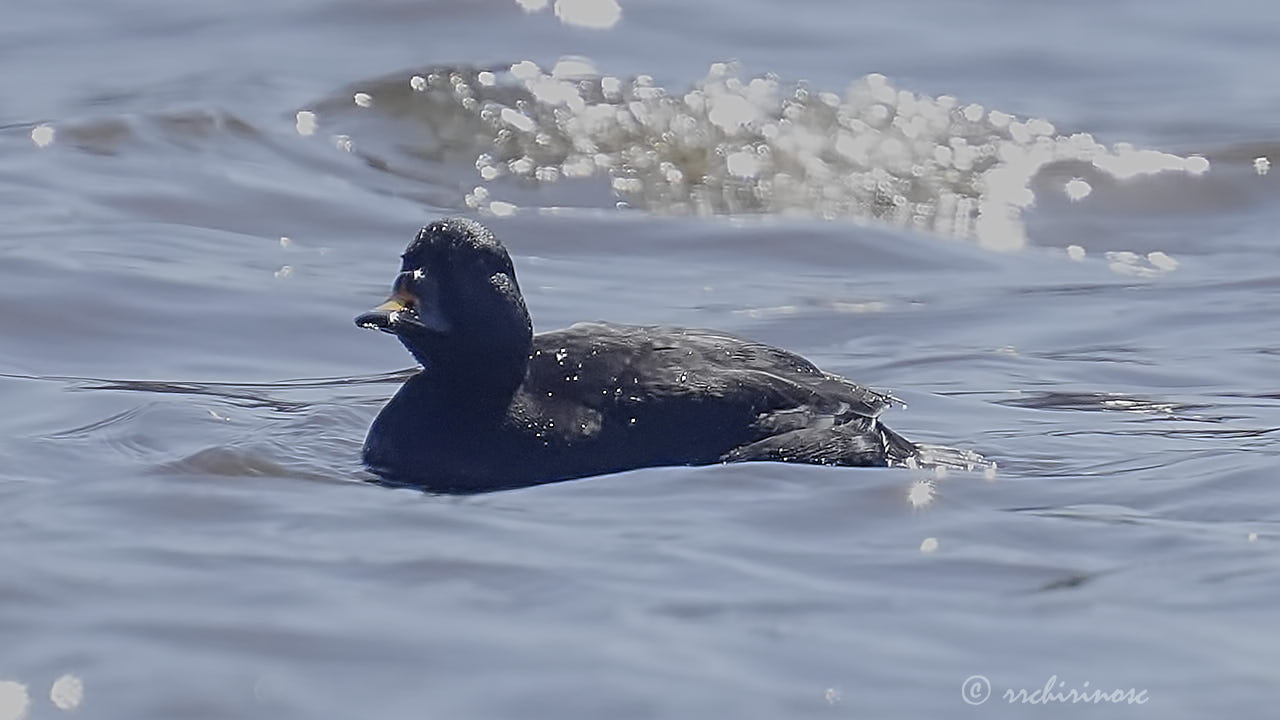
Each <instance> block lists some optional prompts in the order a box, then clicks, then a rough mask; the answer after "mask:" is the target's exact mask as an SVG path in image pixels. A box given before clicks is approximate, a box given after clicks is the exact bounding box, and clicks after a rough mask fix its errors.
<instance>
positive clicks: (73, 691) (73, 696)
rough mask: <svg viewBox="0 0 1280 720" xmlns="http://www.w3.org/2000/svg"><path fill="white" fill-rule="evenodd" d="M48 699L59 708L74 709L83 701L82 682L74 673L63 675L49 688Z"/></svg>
mask: <svg viewBox="0 0 1280 720" xmlns="http://www.w3.org/2000/svg"><path fill="white" fill-rule="evenodd" d="M49 700H51V701H52V702H53V705H54V707H56V708H58V709H59V710H75V709H76V708H78V707H80V703H82V702H84V682H83V681H82V680H80V678H78V677H76V676H75V675H70V674H68V675H63V676H61V677H59V678H58V679H57V680H54V681H53V686H52V687H51V688H49Z"/></svg>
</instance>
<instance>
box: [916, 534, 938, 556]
mask: <svg viewBox="0 0 1280 720" xmlns="http://www.w3.org/2000/svg"><path fill="white" fill-rule="evenodd" d="M937 550H938V538H935V537H927V538H925V539H924V540H923V541H921V542H920V552H922V553H924V554H925V555H928V554H930V553H934V552H937Z"/></svg>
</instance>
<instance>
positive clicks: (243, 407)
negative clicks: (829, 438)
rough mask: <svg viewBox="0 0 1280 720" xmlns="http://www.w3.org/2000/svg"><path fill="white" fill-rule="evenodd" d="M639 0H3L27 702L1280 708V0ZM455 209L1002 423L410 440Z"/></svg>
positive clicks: (507, 708)
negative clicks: (522, 443)
mask: <svg viewBox="0 0 1280 720" xmlns="http://www.w3.org/2000/svg"><path fill="white" fill-rule="evenodd" d="M622 2H623V4H622V6H621V8H620V14H616V13H614V12H613V11H614V10H615V9H617V8H616V7H615V6H613V5H612V4H611V3H608V2H607V1H606V2H601V1H600V0H595V1H594V2H590V1H588V0H579V1H578V2H576V3H575V2H573V1H572V0H567V1H566V2H562V3H561V5H560V8H559V13H558V14H557V12H556V11H555V10H554V9H553V8H550V7H546V8H542V9H540V10H538V9H536V8H531V9H525V8H522V7H521V6H520V5H517V4H515V3H514V2H511V0H484V1H483V2H471V3H460V2H459V3H427V2H421V3H409V2H382V1H379V2H360V3H356V2H340V1H330V2H307V3H303V2H284V1H282V2H275V3H248V2H231V3H222V4H205V5H193V4H189V3H158V2H154V0H134V1H132V2H117V3H100V2H80V1H72V2H64V3H59V4H56V5H55V4H50V3H25V4H12V3H11V4H10V6H9V7H7V8H6V9H5V23H4V24H3V26H0V89H3V91H4V92H3V102H2V104H0V338H2V341H0V373H2V375H0V398H2V399H3V407H4V408H5V411H4V412H3V413H2V414H0V459H2V460H3V462H2V463H0V507H3V508H4V513H5V522H3V523H0V558H2V560H0V563H2V564H0V567H3V570H4V571H3V574H0V608H3V611H2V612H0V640H2V641H0V718H3V719H4V720H8V719H9V718H15V717H20V716H22V715H23V714H26V715H27V716H29V717H31V718H49V717H58V716H61V715H62V713H61V711H60V710H59V708H75V712H76V713H77V714H78V716H80V717H85V718H134V719H137V720H146V719H149V718H174V717H183V718H200V717H209V718H223V717H270V718H295V717H296V718H322V717H379V718H425V717H441V718H443V717H448V718H507V717H539V718H541V717H546V718H600V717H608V718H668V717H677V718H685V717H688V718H694V717H734V718H803V717H836V718H843V717H925V716H928V717H951V716H958V717H974V716H979V715H981V716H984V717H986V716H991V717H1031V716H1033V715H1034V716H1037V717H1039V716H1045V717H1081V716H1088V717H1095V716H1096V717H1159V718H1184V717H1185V718H1199V717H1208V716H1211V715H1225V714H1227V713H1231V714H1234V715H1238V716H1245V717H1258V716H1266V715H1268V714H1269V713H1270V711H1271V709H1272V708H1273V707H1274V705H1275V692H1276V690H1277V688H1278V687H1280V671H1278V670H1277V668H1280V662H1278V661H1280V650H1277V647H1280V644H1278V643H1277V639H1278V638H1277V635H1276V630H1275V628H1276V626H1277V622H1276V620H1277V614H1276V612H1275V610H1274V606H1275V602H1274V597H1275V588H1276V587H1277V582H1278V581H1280V562H1278V561H1277V553H1276V543H1277V538H1278V537H1280V534H1278V528H1277V521H1278V520H1280V500H1277V493H1276V491H1275V489H1274V488H1275V478H1276V474H1275V468H1276V458H1277V455H1278V454H1280V445H1278V444H1277V430H1278V428H1280V387H1278V386H1277V383H1276V380H1275V378H1276V372H1275V370H1274V368H1275V365H1276V363H1277V361H1278V360H1280V320H1278V319H1277V313H1276V310H1277V307H1278V305H1280V261H1277V255H1276V241H1277V235H1276V227H1277V226H1278V225H1280V193H1278V192H1277V190H1278V188H1280V182H1278V181H1277V178H1278V177H1280V170H1276V171H1269V167H1268V163H1269V162H1270V163H1274V162H1280V131H1278V130H1277V127H1278V126H1277V122H1276V118H1277V117H1278V116H1280V113H1278V111H1280V89H1278V88H1280V86H1277V85H1276V83H1275V70H1274V69H1275V68H1276V67H1277V66H1278V64H1280V50H1278V49H1277V48H1280V45H1277V43H1276V42H1275V38H1276V35H1275V28H1277V27H1280V6H1274V5H1269V4H1260V3H1246V2H1239V1H1230V0H1229V1H1227V2H1219V3H1212V4H1205V3H1192V2H1165V3H1141V2H1137V1H1136V0H1123V1H1121V2H1110V3H1083V4H1082V3H1060V4H1056V5H1055V4H1043V3H1031V4H1028V3H1002V2H989V3H980V4H977V5H975V4H972V3H969V4H957V3H948V2H940V1H939V0H916V1H913V2H901V3H888V2H869V3H841V2H830V1H827V2H824V1H822V0H816V1H812V2H805V3H800V4H779V3H755V2H748V3H726V2H713V3H694V4H685V3H674V2H652V3H639V2H628V1H627V0H622ZM584 11H585V16H584ZM615 15H616V17H615ZM584 23H585V24H586V25H595V26H596V27H590V26H584ZM602 26H607V27H602ZM566 58H567V60H566V61H564V62H562V59H566ZM446 214H468V215H471V216H474V217H478V218H480V219H481V220H483V221H484V222H486V223H488V224H489V225H490V226H491V227H493V229H494V230H495V231H496V232H497V233H498V234H499V236H500V237H502V238H503V239H504V240H505V242H506V244H507V245H508V247H509V248H510V249H511V251H512V254H513V256H514V258H515V262H516V266H517V271H518V272H519V275H520V280H521V285H522V287H523V288H524V290H525V293H526V296H527V300H528V302H529V305H530V308H531V310H532V312H533V314H534V318H535V324H536V326H537V328H538V329H542V330H546V329H553V328H557V327H562V326H564V325H567V324H570V323H572V322H575V321H579V320H594V319H605V320H611V321H616V322H636V323H667V324H686V325H697V326H705V327H716V328H721V329H725V330H730V331H733V332H736V333H739V334H742V335H746V336H749V337H752V338H756V339H759V340H763V341H766V342H770V343H775V344H778V345H782V346H785V347H787V348H789V349H792V350H795V351H798V352H800V353H802V354H804V355H806V356H807V357H809V358H811V359H813V360H814V361H815V362H817V363H818V364H819V365H821V366H822V367H824V368H825V369H827V370H830V371H834V372H839V373H841V374H844V375H847V376H849V377H851V378H854V379H856V380H858V381H859V382H862V383H864V384H867V385H870V386H872V387H875V388H879V389H883V390H889V391H892V392H893V393H894V394H895V395H896V396H898V397H900V398H902V399H903V400H904V401H906V402H907V404H908V405H909V408H908V409H906V410H895V411H893V412H892V413H890V414H889V416H888V417H887V424H889V425H890V426H891V427H893V428H894V429H895V430H897V431H899V432H901V433H902V434H904V435H906V436H907V437H910V438H912V439H914V440H917V441H922V442H933V443H944V444H948V445H955V446H960V447H964V448H969V449H972V450H975V451H978V452H981V453H983V454H984V455H986V456H987V457H989V458H991V459H993V460H994V461H996V462H997V463H998V465H999V471H998V472H996V473H995V474H994V475H992V476H988V475H986V474H983V473H952V474H950V475H949V476H946V477H939V476H937V475H935V474H930V473H924V472H922V471H910V470H905V469H904V470H874V469H866V470H863V469H827V468H813V467H796V466H786V465H774V464H754V465H743V466H723V467H711V468H657V469H648V470H641V471H634V472H628V473H622V474H618V475H613V476H608V477H599V478H592V479H588V480H582V481H575V482H567V483H561V484H556V485H548V486H541V487H536V488H529V489H524V490H519V491H510V492H503V493H495V494H491V495H482V496H474V497H465V498H457V497H443V496H434V495H429V494H423V493H420V492H415V491H412V490H407V489H388V488H386V487H381V486H378V485H374V484H371V483H369V482H368V481H369V480H370V479H371V476H370V475H369V474H368V473H367V472H366V471H365V470H363V469H362V468H361V467H360V465H359V459H358V453H359V447H360V443H361V441H362V439H363V435H364V432H365V430H366V428H367V427H368V423H369V422H370V421H371V419H372V418H373V416H374V415H375V414H376V412H377V410H378V409H379V407H380V406H381V404H382V403H383V402H385V401H386V399H387V398H388V397H389V396H390V395H391V394H392V393H393V392H394V391H395V389H396V387H397V385H398V383H399V382H400V381H401V380H402V379H403V377H404V372H402V371H404V370H406V369H407V368H408V367H409V365H410V363H411V359H410V358H409V357H408V356H407V355H406V354H405V353H404V351H403V350H402V348H401V347H400V346H399V345H398V343H395V342H394V341H393V340H392V339H390V338H387V337H385V336H381V335H378V334H374V333H369V332H363V331H360V330H358V329H357V328H355V327H354V325H352V323H351V318H352V317H353V316H354V315H355V314H357V313H359V312H361V311H363V310H365V309H367V308H368V307H370V306H371V305H373V304H375V303H377V302H379V301H380V300H381V299H382V297H384V296H385V293H386V291H387V289H388V287H389V285H390V281H391V279H392V276H393V274H394V271H395V270H396V268H397V263H398V254H399V252H400V251H401V250H402V249H403V246H404V244H405V243H406V242H407V241H408V240H409V239H410V237H411V236H412V233H413V232H414V231H415V230H416V228H417V227H418V226H419V225H422V224H424V223H425V222H427V221H429V220H431V219H434V218H436V217H438V216H441V215H446ZM912 500H914V502H913V501H912ZM973 676H982V677H983V678H985V679H986V680H987V681H989V689H990V691H991V693H990V697H989V698H984V695H983V685H982V680H981V679H972V680H971V678H973ZM966 683H967V684H966ZM962 685H963V686H964V687H963V688H962ZM1046 685H1048V686H1049V687H1050V689H1052V690H1055V691H1056V692H1057V693H1059V694H1061V693H1066V692H1068V691H1070V690H1075V691H1078V693H1088V692H1091V691H1092V690H1095V689H1101V690H1103V691H1105V692H1110V691H1112V690H1117V689H1118V690H1121V691H1125V692H1127V693H1128V694H1127V697H1128V698H1129V699H1131V700H1134V702H1125V701H1124V700H1123V698H1122V699H1121V700H1120V702H1118V703H1111V702H1089V703H1079V702H1077V703H1072V702H1069V701H1063V700H1062V699H1061V698H1060V697H1059V696H1058V695H1052V696H1045V694H1044V693H1043V688H1044V687H1045V686H1046ZM1037 689H1041V690H1042V692H1041V693H1040V694H1039V695H1032V694H1030V693H1033V692H1034V691H1036V690H1037ZM1019 690H1025V691H1026V693H1025V694H1024V695H1023V698H1024V699H1027V700H1029V701H1030V702H1027V703H1023V702H1021V701H1019V699H1018V695H1017V693H1018V692H1019ZM964 692H968V693H969V694H968V695H965V694H963V693H964ZM1121 694H1122V695H1123V694H1124V693H1121ZM984 699H985V702H982V703H981V704H980V706H979V707H977V708H974V707H971V704H972V703H977V702H979V701H981V700H984ZM1137 700H1141V702H1137Z"/></svg>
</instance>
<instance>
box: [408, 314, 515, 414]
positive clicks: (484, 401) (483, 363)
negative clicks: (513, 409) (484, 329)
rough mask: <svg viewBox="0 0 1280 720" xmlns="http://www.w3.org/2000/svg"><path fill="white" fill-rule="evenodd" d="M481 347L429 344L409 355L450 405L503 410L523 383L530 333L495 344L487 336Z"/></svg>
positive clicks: (414, 349)
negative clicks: (411, 355) (429, 345)
mask: <svg viewBox="0 0 1280 720" xmlns="http://www.w3.org/2000/svg"><path fill="white" fill-rule="evenodd" d="M488 339H489V342H486V343H484V344H483V346H468V345H459V344H440V345H433V346H431V348H430V349H429V350H427V351H426V352H417V350H418V349H417V348H414V347H412V346H409V345H408V343H406V346H408V347H409V350H410V352H413V354H414V356H415V357H416V358H417V359H418V361H419V362H420V363H422V366H423V372H422V375H423V377H424V379H429V382H430V385H431V387H432V388H433V390H434V391H435V392H436V393H438V394H439V396H440V397H441V398H442V399H446V400H447V401H448V402H450V403H451V404H455V405H462V406H468V407H473V408H474V409H476V410H485V409H490V408H489V406H491V405H492V406H493V407H495V408H505V407H506V406H507V405H508V404H510V401H511V397H512V396H513V395H514V394H515V392H516V390H517V389H519V387H520V385H521V384H522V383H524V378H525V373H526V372H527V370H528V365H529V352H530V350H531V348H532V346H533V338H532V333H530V332H526V333H524V334H523V335H522V336H517V337H510V338H509V339H508V340H507V341H506V342H502V343H495V342H493V340H494V338H493V337H492V336H491V337H490V338H488Z"/></svg>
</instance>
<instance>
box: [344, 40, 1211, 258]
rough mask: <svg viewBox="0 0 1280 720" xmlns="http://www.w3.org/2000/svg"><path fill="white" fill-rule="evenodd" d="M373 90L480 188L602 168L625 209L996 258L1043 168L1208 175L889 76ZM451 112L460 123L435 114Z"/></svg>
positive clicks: (716, 68) (476, 73)
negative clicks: (810, 220)
mask: <svg viewBox="0 0 1280 720" xmlns="http://www.w3.org/2000/svg"><path fill="white" fill-rule="evenodd" d="M369 92H370V93H372V95H373V96H375V98H376V96H377V95H378V94H379V92H382V93H384V94H389V95H393V96H395V95H399V96H400V97H398V99H397V100H398V101H397V102H393V103H389V104H388V103H383V102H382V100H381V98H376V100H375V101H376V102H377V103H378V107H382V108H384V111H386V112H389V113H393V114H400V115H414V114H416V115H417V117H419V118H429V119H431V120H432V122H433V125H434V126H433V127H432V132H433V133H435V134H436V135H437V136H441V137H439V138H438V139H439V140H441V142H442V143H444V144H446V145H448V144H452V149H457V147H458V143H461V144H468V143H469V144H472V146H473V148H474V150H476V155H475V169H476V172H477V174H478V176H479V180H480V181H481V182H482V183H493V182H495V181H499V180H502V179H507V181H510V180H512V179H514V180H516V181H519V182H521V183H526V184H531V185H547V184H552V183H557V182H561V181H564V180H571V179H579V178H590V177H605V178H607V180H608V183H609V188H610V189H611V190H612V192H613V194H614V195H615V196H616V198H617V200H618V201H619V206H621V207H634V208H642V209H645V210H647V211H650V212H655V213H660V214H671V215H717V214H738V213H779V214H802V215H806V216H817V217H822V218H830V219H834V218H852V219H866V220H876V221H881V222H887V223H890V224H893V225H899V226H906V227H912V228H916V229H920V230H924V231H928V232H933V233H937V234H940V235H945V236H951V237H958V238H965V239H973V240H976V241H977V242H978V243H980V244H981V245H982V246H984V247H987V248H991V249H1001V250H1013V249H1018V248H1021V247H1024V246H1025V245H1026V244H1027V237H1026V230H1025V227H1024V224H1023V218H1022V214H1023V211H1024V210H1025V209H1027V208H1028V207H1031V206H1032V205H1034V204H1035V202H1036V196H1035V193H1034V192H1033V190H1032V188H1031V182H1032V179H1033V178H1034V177H1035V176H1036V174H1037V173H1038V172H1040V171H1041V170H1042V169H1043V168H1045V167H1046V166H1047V165H1050V164H1053V163H1062V162H1071V163H1085V164H1088V165H1090V166H1092V168H1093V169H1094V171H1096V172H1097V173H1100V174H1104V175H1109V176H1112V177H1113V178H1115V179H1117V180H1124V179H1128V178H1133V177H1137V176H1140V175H1149V174H1154V173H1160V172H1183V173H1187V174H1190V175H1197V174H1202V173H1204V172H1206V171H1207V170H1208V169H1209V163H1208V161H1207V160H1205V159H1204V158H1203V157H1199V156H1191V157H1179V156H1176V155H1171V154H1168V153H1162V152H1158V151H1154V150H1136V149H1134V148H1133V147H1132V146H1129V145H1126V144H1118V145H1116V146H1114V147H1112V148H1107V147H1105V146H1103V145H1102V144H1100V143H1098V142H1097V141H1096V140H1095V139H1094V138H1093V137H1092V136H1091V135H1089V134H1087V133H1075V134H1071V135H1064V134H1060V133H1058V132H1057V129H1056V128H1055V127H1054V125H1053V124H1052V123H1050V122H1049V121H1047V120H1043V119H1037V118H1030V119H1022V118H1018V117H1016V116H1014V115H1011V114H1009V113H1004V112H1001V111H999V110H993V109H987V108H984V107H983V106H981V105H978V104H975V103H970V104H962V103H961V102H960V101H959V100H957V99H956V98H954V97H952V96H949V95H942V96H938V97H926V96H923V95H917V94H915V93H912V92H909V91H906V90H901V89H899V88H897V87H895V86H893V85H892V84H891V83H890V82H889V80H888V79H886V78H885V77H884V76H883V75H877V74H873V75H867V76H865V77H863V78H861V79H859V80H857V81H855V82H853V83H852V84H851V85H850V86H849V87H848V88H847V89H846V90H845V92H844V93H843V94H842V95H841V94H837V93H834V92H824V91H818V90H816V89H813V88H810V87H809V86H808V85H807V84H805V83H793V84H784V83H783V82H782V81H780V80H779V79H778V78H777V77H775V76H772V75H765V76H760V77H754V78H748V79H744V78H743V77H741V73H740V70H739V68H738V67H737V66H736V65H734V64H732V63H716V64H713V65H712V66H711V68H710V70H709V72H708V74H707V76H706V77H705V78H703V79H702V80H700V81H698V82H697V83H695V84H694V85H693V87H692V88H690V89H688V90H687V91H684V92H672V91H669V90H667V89H666V88H663V87H661V86H659V85H657V84H656V83H655V82H654V80H653V79H652V78H651V77H648V76H645V75H641V76H638V77H636V78H633V79H630V80H624V79H621V78H616V77H611V76H608V75H601V74H599V73H597V72H596V71H595V68H594V67H592V66H591V64H590V62H589V61H586V60H584V59H582V58H566V59H563V60H562V61H561V62H559V63H557V65H556V67H555V68H554V69H553V70H551V71H550V72H547V71H545V70H543V69H542V68H540V67H539V66H538V65H537V64H535V63H533V62H531V61H528V60H526V61H522V62H518V63H515V64H513V65H511V66H509V67H507V68H505V69H504V68H491V69H467V68H438V69H434V70H431V71H427V72H424V73H422V74H418V75H414V76H413V77H412V79H411V80H410V81H409V82H408V83H405V82H403V80H401V81H399V82H395V83H392V84H388V85H387V86H385V87H383V88H381V89H380V90H379V89H373V90H370V91H369ZM388 105H390V106H392V109H390V110H387V109H386V108H387V107H388ZM445 111H450V112H452V113H453V116H452V117H450V118H449V122H448V123H441V122H438V121H439V120H441V119H442V118H443V117H444V115H443V113H444V112H445ZM442 125H444V126H446V127H445V129H444V132H447V133H452V136H451V137H443V133H442V130H441V127H440V126H442ZM1086 187H1087V186H1086V185H1085V184H1084V183H1083V181H1080V182H1076V183H1074V184H1070V183H1069V184H1068V187H1067V188H1065V189H1063V192H1064V193H1065V194H1067V195H1068V196H1069V197H1071V198H1072V199H1074V200H1082V199H1084V198H1085V197H1086V196H1087V195H1088V193H1087V192H1085V188H1086ZM492 194H493V191H492V190H491V189H490V188H486V187H485V186H484V185H481V186H479V187H477V188H476V189H475V190H474V191H472V192H471V193H470V194H469V195H468V198H467V205H469V206H470V207H472V208H473V209H476V210H479V211H482V212H485V211H487V212H500V214H510V213H512V212H514V211H515V210H516V208H515V207H514V206H513V205H512V204H511V203H508V202H501V201H498V200H495V199H493V198H492V197H491V196H492ZM1143 269H1144V270H1153V271H1156V272H1160V271H1162V270H1163V268H1159V267H1157V266H1155V265H1151V266H1150V267H1144V268H1143Z"/></svg>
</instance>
